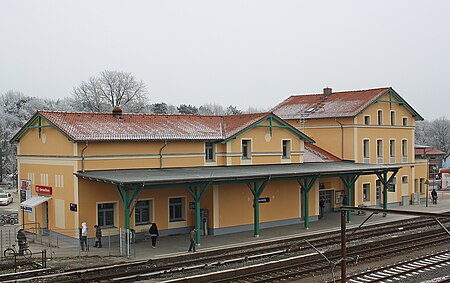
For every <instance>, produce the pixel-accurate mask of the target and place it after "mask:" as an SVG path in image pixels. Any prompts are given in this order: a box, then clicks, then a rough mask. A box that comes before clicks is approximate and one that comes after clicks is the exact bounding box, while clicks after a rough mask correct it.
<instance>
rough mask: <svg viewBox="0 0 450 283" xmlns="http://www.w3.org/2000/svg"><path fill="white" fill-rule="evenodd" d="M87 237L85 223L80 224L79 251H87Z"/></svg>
mask: <svg viewBox="0 0 450 283" xmlns="http://www.w3.org/2000/svg"><path fill="white" fill-rule="evenodd" d="M87 236H88V228H87V224H86V222H83V223H81V241H80V243H81V250H82V251H87V250H89V246H88V243H87Z"/></svg>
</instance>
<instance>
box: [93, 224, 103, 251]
mask: <svg viewBox="0 0 450 283" xmlns="http://www.w3.org/2000/svg"><path fill="white" fill-rule="evenodd" d="M94 228H95V245H94V247H95V248H101V247H102V228H100V226H98V225H94Z"/></svg>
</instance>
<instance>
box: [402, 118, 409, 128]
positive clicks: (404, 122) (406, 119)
mask: <svg viewBox="0 0 450 283" xmlns="http://www.w3.org/2000/svg"><path fill="white" fill-rule="evenodd" d="M402 125H403V126H405V127H406V126H408V117H402Z"/></svg>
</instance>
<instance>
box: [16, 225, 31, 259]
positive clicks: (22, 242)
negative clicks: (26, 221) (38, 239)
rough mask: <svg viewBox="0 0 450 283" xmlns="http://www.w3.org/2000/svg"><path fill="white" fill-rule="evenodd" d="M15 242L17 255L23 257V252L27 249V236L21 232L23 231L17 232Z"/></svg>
mask: <svg viewBox="0 0 450 283" xmlns="http://www.w3.org/2000/svg"><path fill="white" fill-rule="evenodd" d="M17 242H18V244H19V255H23V251H24V250H25V249H26V248H27V245H28V244H27V236H25V233H24V232H23V229H19V231H17Z"/></svg>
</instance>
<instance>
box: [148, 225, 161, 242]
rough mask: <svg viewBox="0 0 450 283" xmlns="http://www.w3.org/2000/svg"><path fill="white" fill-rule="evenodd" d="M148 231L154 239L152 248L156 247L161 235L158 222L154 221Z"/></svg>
mask: <svg viewBox="0 0 450 283" xmlns="http://www.w3.org/2000/svg"><path fill="white" fill-rule="evenodd" d="M148 232H149V233H150V238H151V239H152V248H156V239H157V238H158V236H159V232H158V226H156V223H152V226H150V229H149V230H148Z"/></svg>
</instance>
